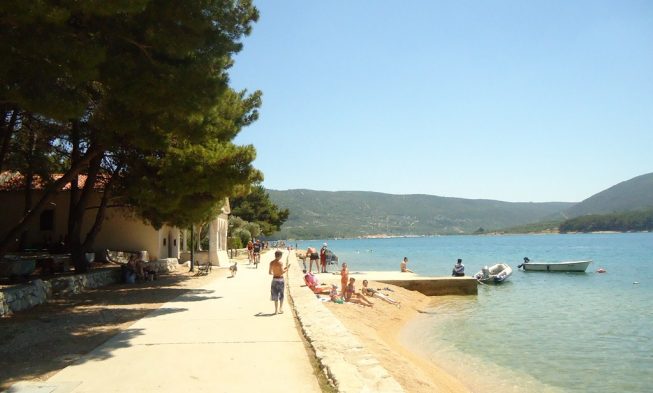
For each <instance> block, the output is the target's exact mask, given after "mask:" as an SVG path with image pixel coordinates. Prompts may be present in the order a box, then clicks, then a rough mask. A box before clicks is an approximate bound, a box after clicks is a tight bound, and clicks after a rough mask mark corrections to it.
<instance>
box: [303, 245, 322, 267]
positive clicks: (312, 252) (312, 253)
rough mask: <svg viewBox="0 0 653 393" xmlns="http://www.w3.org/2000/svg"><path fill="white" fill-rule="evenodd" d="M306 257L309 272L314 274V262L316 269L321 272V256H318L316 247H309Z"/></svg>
mask: <svg viewBox="0 0 653 393" xmlns="http://www.w3.org/2000/svg"><path fill="white" fill-rule="evenodd" d="M306 257H308V272H309V273H313V262H315V268H316V269H317V270H318V271H320V266H318V262H317V261H318V259H320V256H319V255H318V254H317V250H316V249H315V247H309V248H308V249H307V250H306Z"/></svg>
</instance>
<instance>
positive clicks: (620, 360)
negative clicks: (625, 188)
mask: <svg viewBox="0 0 653 393" xmlns="http://www.w3.org/2000/svg"><path fill="white" fill-rule="evenodd" d="M309 244H310V245H314V246H315V247H319V246H321V244H322V241H317V240H316V241H313V242H300V243H299V247H300V248H304V247H306V246H307V245H309ZM329 248H331V249H332V250H333V251H334V252H335V253H336V254H337V255H338V256H339V257H340V261H341V262H343V261H346V262H347V263H348V264H349V266H350V271H356V270H398V268H399V263H400V261H401V259H402V258H403V257H404V256H407V257H408V258H409V267H410V268H411V269H413V270H414V271H415V272H416V273H418V274H421V275H449V274H450V272H451V268H452V267H453V264H454V262H455V260H456V259H457V258H463V263H464V264H465V267H466V272H467V274H468V275H469V274H474V273H476V272H477V271H478V270H480V268H481V267H482V266H483V265H491V264H493V263H496V262H500V261H501V262H506V263H508V264H509V265H511V266H512V267H513V269H514V270H515V271H514V273H513V276H512V277H511V279H510V281H509V282H507V283H505V284H503V285H501V286H480V287H479V293H478V296H477V297H473V296H465V297H455V296H447V297H439V298H437V300H436V301H435V302H434V305H433V307H432V309H431V310H430V312H431V313H430V314H428V315H425V316H423V317H421V318H419V319H418V320H417V321H415V322H414V323H412V324H411V325H410V326H409V327H408V328H407V329H406V330H405V331H404V332H403V336H402V341H403V342H404V343H405V344H406V345H407V346H409V347H411V348H412V349H414V350H415V351H418V352H420V353H422V354H423V355H425V356H427V357H429V358H431V359H432V360H433V361H434V362H435V363H437V364H438V365H439V366H441V367H443V368H444V369H446V370H447V371H449V372H451V373H452V374H453V375H455V376H457V377H458V378H460V379H461V380H463V381H465V382H466V383H467V384H468V385H469V386H471V387H472V388H473V389H474V390H475V391H483V392H505V391H515V392H520V391H526V392H529V391H537V392H540V391H542V392H544V391H551V392H651V391H653V233H631V234H582V235H537V236H536V235H518V236H445V237H431V238H400V239H361V240H335V241H334V240H330V241H329ZM524 256H528V257H529V258H530V259H531V260H532V261H544V260H547V261H563V260H578V259H593V260H594V263H593V264H592V265H590V267H589V268H588V270H587V273H545V272H522V271H517V270H516V266H517V265H518V264H519V263H520V262H521V260H522V258H523V257H524ZM599 267H603V268H605V269H606V270H607V273H605V274H597V273H595V270H596V269H598V268H599ZM635 282H638V283H639V284H635Z"/></svg>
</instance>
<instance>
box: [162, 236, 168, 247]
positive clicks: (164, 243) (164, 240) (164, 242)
mask: <svg viewBox="0 0 653 393" xmlns="http://www.w3.org/2000/svg"><path fill="white" fill-rule="evenodd" d="M167 240H168V239H166V238H165V237H164V238H163V245H164V246H165V245H166V244H167V242H166V241H167Z"/></svg>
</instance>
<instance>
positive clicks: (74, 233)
mask: <svg viewBox="0 0 653 393" xmlns="http://www.w3.org/2000/svg"><path fill="white" fill-rule="evenodd" d="M102 158H103V154H99V155H98V156H96V157H94V158H93V159H92V160H91V162H90V163H89V167H88V172H87V177H86V182H85V183H84V188H83V191H82V193H81V195H80V196H79V197H78V198H77V200H76V202H75V205H73V206H71V208H70V211H69V212H68V219H69V221H68V240H69V245H70V253H71V259H72V262H73V265H74V266H75V271H76V272H80V273H83V272H85V271H86V270H87V268H88V266H87V263H86V258H85V256H84V254H85V253H86V251H88V250H86V249H84V246H83V243H82V226H83V224H84V212H85V211H86V206H87V205H88V202H89V199H90V198H91V196H92V195H93V193H94V192H95V183H96V180H97V175H98V173H99V171H100V165H101V164H102ZM71 202H72V198H71Z"/></svg>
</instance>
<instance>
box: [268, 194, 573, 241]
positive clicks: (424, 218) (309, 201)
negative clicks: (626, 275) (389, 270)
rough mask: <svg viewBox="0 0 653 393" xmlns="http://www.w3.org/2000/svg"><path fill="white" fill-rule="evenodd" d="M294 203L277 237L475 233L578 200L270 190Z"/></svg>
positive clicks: (552, 212) (284, 203)
mask: <svg viewBox="0 0 653 393" xmlns="http://www.w3.org/2000/svg"><path fill="white" fill-rule="evenodd" d="M268 192H269V194H270V198H271V199H272V201H273V202H274V203H275V204H277V205H278V206H279V207H281V208H288V209H290V217H289V218H288V221H287V222H286V223H285V224H284V225H283V226H282V229H281V232H280V233H278V234H277V235H276V237H279V238H297V239H309V238H333V237H356V236H366V235H378V234H385V235H391V236H411V235H414V236H420V235H438V234H465V233H474V232H475V231H477V230H478V229H479V228H484V229H488V228H505V227H510V226H516V225H521V224H526V223H531V222H535V221H539V220H542V219H545V218H550V217H552V216H560V215H561V213H562V212H563V211H564V210H566V209H569V208H570V207H572V206H573V205H574V203H567V202H546V203H531V202H529V203H520V202H502V201H495V200H486V199H463V198H451V197H441V196H434V195H419V194H414V195H392V194H384V193H378V192H366V191H337V192H330V191H313V190H303V189H300V190H287V191H278V190H268Z"/></svg>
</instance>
